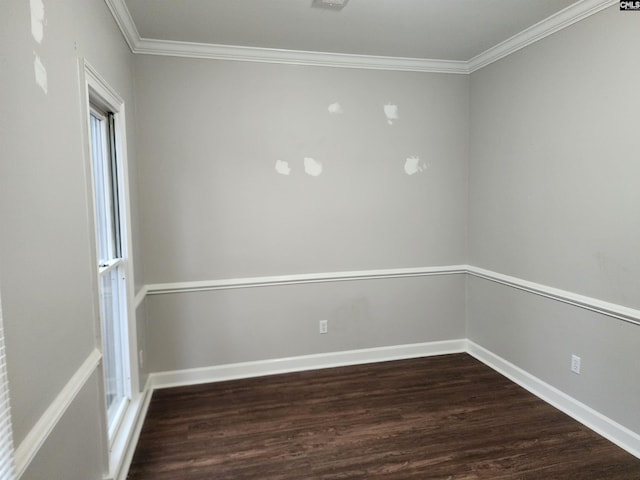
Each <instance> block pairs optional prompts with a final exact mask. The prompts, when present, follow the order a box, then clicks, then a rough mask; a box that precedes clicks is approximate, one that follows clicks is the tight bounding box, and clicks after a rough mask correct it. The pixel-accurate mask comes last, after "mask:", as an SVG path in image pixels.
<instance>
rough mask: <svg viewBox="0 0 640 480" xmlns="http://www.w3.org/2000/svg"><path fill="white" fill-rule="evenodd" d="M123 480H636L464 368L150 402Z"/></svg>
mask: <svg viewBox="0 0 640 480" xmlns="http://www.w3.org/2000/svg"><path fill="white" fill-rule="evenodd" d="M128 479H129V480H165V479H171V480H196V479H197V480H204V479H207V480H211V479H215V480H226V479H228V480H231V479H233V480H245V479H278V480H304V479H327V480H328V479H441V480H454V479H456V480H462V479H464V480H471V479H492V480H503V479H519V480H525V479H526V480H529V479H530V480H534V479H535V480H553V479H562V480H565V479H572V480H573V479H577V480H595V479H598V480H623V479H624V480H627V479H628V480H639V479H640V460H639V459H637V458H635V457H633V456H632V455H630V454H628V453H626V452H625V451H624V450H622V449H620V448H618V447H617V446H615V445H614V444H612V443H610V442H608V441H607V440H605V439H603V438H602V437H600V436H598V435H597V434H595V433H593V432H592V431H591V430H589V429H587V428H586V427H584V426H582V425H581V424H579V423H578V422H576V421H574V420H573V419H571V418H570V417H568V416H566V415H565V414H563V413H561V412H560V411H558V410H556V409H554V408H553V407H551V406H549V405H548V404H546V403H544V402H543V401H542V400H539V399H538V398H537V397H535V396H533V395H532V394H530V393H528V392H527V391H525V390H524V389H522V388H521V387H519V386H517V385H516V384H514V383H512V382H510V381H509V380H507V379H506V378H504V377H502V376H501V375H499V374H498V373H496V372H494V371H493V370H491V369H490V368H488V367H486V366H485V365H483V364H482V363H480V362H478V361H477V360H475V359H473V358H472V357H470V356H468V355H466V354H459V355H446V356H440V357H429V358H422V359H415V360H402V361H396V362H385V363H378V364H371V365H361V366H355V367H342V368H334V369H327V370H318V371H311V372H303V373H293V374H286V375H276V376H270V377H261V378H254V379H248V380H236V381H229V382H221V383H215V384H207V385H198V386H192V387H180V388H172V389H165V390H157V391H156V392H155V393H154V395H153V398H152V400H151V405H150V408H149V413H148V416H147V419H146V422H145V424H144V427H143V430H142V433H141V436H140V441H139V443H138V447H137V450H136V453H135V456H134V459H133V462H132V465H131V469H130V471H129V476H128Z"/></svg>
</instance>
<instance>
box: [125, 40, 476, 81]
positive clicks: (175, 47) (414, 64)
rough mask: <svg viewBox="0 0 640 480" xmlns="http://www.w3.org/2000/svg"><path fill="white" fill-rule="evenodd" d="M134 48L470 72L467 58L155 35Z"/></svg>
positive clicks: (142, 51) (197, 55)
mask: <svg viewBox="0 0 640 480" xmlns="http://www.w3.org/2000/svg"><path fill="white" fill-rule="evenodd" d="M134 52H135V53H140V54H147V55H166V56H173V57H188V58H207V59H214V60H234V61H241V62H260V63H279V64H286V65H306V66H318V67H340V68H361V69H367V70H395V71H407V72H427V73H457V74H468V73H469V70H468V66H467V62H464V61H453V60H431V59H423V58H405V57H381V56H374V55H353V54H345V53H327V52H311V51H300V50H280V49H275V48H258V47H240V46H235V45H214V44H207V43H190V42H175V41H166V40H151V39H142V40H141V41H140V42H139V43H138V44H137V46H136V48H135V50H134Z"/></svg>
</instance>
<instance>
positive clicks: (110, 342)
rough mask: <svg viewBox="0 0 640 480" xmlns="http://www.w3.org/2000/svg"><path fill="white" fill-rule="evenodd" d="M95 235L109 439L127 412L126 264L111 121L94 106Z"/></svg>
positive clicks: (90, 118)
mask: <svg viewBox="0 0 640 480" xmlns="http://www.w3.org/2000/svg"><path fill="white" fill-rule="evenodd" d="M89 123H90V133H91V160H92V167H93V191H94V206H95V219H96V236H97V249H96V251H97V259H96V260H97V263H98V277H99V279H98V289H99V293H100V323H101V332H102V347H103V352H102V355H103V375H104V382H105V396H106V405H107V421H108V427H109V437H110V438H112V437H113V435H114V433H115V431H116V430H117V428H118V425H119V423H120V420H121V419H122V415H123V414H124V411H125V409H126V406H127V403H128V400H129V395H128V389H127V384H128V374H127V372H128V368H127V361H126V359H127V357H128V353H127V352H128V348H127V343H128V342H127V335H126V331H127V328H126V325H127V308H126V305H127V304H126V280H127V278H126V277H127V275H126V272H125V260H124V258H123V256H122V236H121V231H122V228H121V221H120V219H121V206H120V195H119V192H120V188H119V187H120V183H119V171H118V170H119V169H118V161H117V157H116V152H117V149H116V141H117V139H116V130H115V116H114V114H113V113H112V112H109V111H105V110H103V109H101V108H99V107H98V106H96V105H91V109H90V114H89Z"/></svg>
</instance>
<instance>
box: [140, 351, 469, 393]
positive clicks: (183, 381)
mask: <svg viewBox="0 0 640 480" xmlns="http://www.w3.org/2000/svg"><path fill="white" fill-rule="evenodd" d="M466 343H467V342H466V340H465V339H459V340H446V341H441V342H427V343H414V344H409V345H395V346H390V347H378V348H367V349H362V350H350V351H344V352H331V353H320V354H316V355H304V356H300V357H289V358H277V359H272V360H262V361H256V362H243V363H232V364H226V365H217V366H213V367H204V368H192V369H188V370H176V371H171V372H160V373H152V374H151V375H150V376H149V383H150V385H151V387H152V388H154V389H156V388H167V387H177V386H183V385H195V384H199V383H209V382H221V381H224V380H237V379H240V378H249V377H259V376H264V375H275V374H280V373H291V372H300V371H305V370H318V369H321V368H332V367H342V366H347V365H359V364H364V363H375V362H386V361H390V360H401V359H407V358H417V357H427V356H433V355H445V354H450V353H462V352H464V351H465V350H466Z"/></svg>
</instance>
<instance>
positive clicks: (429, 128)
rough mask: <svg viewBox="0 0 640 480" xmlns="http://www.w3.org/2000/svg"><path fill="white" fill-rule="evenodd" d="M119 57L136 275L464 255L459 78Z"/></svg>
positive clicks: (464, 126)
mask: <svg viewBox="0 0 640 480" xmlns="http://www.w3.org/2000/svg"><path fill="white" fill-rule="evenodd" d="M135 63H136V74H135V78H136V85H137V90H136V106H137V111H138V116H139V118H138V130H137V140H138V143H139V147H140V149H139V153H140V160H141V163H140V177H141V184H140V185H141V202H142V205H143V211H144V215H143V219H142V222H143V242H144V243H143V247H144V251H145V259H144V262H145V265H144V268H145V279H146V282H147V283H163V282H180V281H194V280H209V279H219V278H237V277H250V276H259V275H278V274H291V273H313V272H331V271H339V270H363V269H379V268H396V267H414V266H429V265H447V264H456V263H461V262H463V261H464V259H465V255H466V250H465V249H466V224H467V217H466V205H467V202H466V193H465V192H466V179H467V153H468V152H467V139H468V121H469V110H468V85H469V84H468V81H469V79H468V77H467V76H464V75H434V74H418V73H399V72H375V71H366V70H352V69H335V68H333V69H332V68H318V67H301V66H290V65H270V64H256V63H243V62H224V61H213V60H193V59H184V58H168V57H157V56H139V57H136V62H135ZM335 102H339V103H340V104H341V106H342V107H343V110H344V113H343V114H341V115H332V114H330V113H329V111H328V107H329V105H331V104H333V103H335ZM388 102H390V103H393V104H396V105H398V116H399V119H398V120H397V121H395V122H394V123H393V125H389V124H388V123H387V119H386V117H385V114H384V110H383V107H384V105H385V104H386V103H388ZM411 156H418V157H420V159H421V163H420V165H422V162H424V164H425V165H428V167H427V168H426V169H425V170H424V171H423V172H417V173H415V174H414V175H407V173H405V170H404V166H405V162H406V159H407V158H408V157H411ZM305 157H311V158H314V159H315V160H317V161H319V162H322V164H323V170H322V173H321V175H319V176H317V177H314V176H310V175H307V174H306V173H305V170H304V158H305ZM277 160H281V161H286V162H288V164H289V168H290V169H291V172H290V175H288V176H286V175H281V174H278V173H277V172H276V170H275V164H276V161H277Z"/></svg>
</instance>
